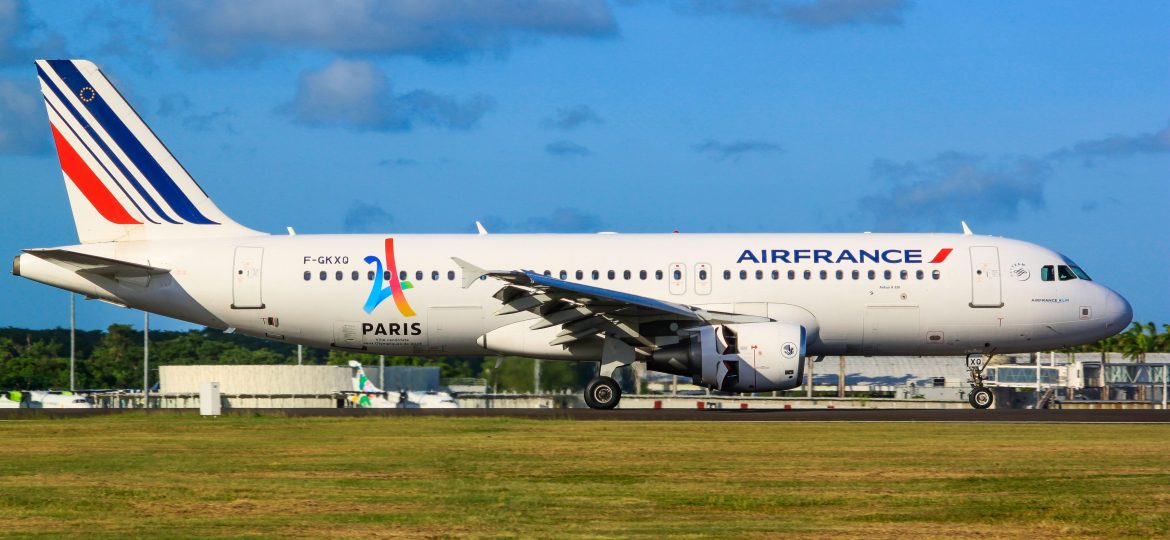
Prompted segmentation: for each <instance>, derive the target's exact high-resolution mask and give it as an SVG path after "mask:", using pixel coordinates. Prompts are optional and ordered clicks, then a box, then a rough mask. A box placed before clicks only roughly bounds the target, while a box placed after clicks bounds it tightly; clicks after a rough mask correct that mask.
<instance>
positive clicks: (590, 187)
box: [0, 0, 1170, 328]
mask: <svg viewBox="0 0 1170 540" xmlns="http://www.w3.org/2000/svg"><path fill="white" fill-rule="evenodd" d="M1167 21H1170V4H1167V3H1165V2H1152V1H1151V2H1120V3H1101V2H1087V1H1086V2H1082V1H1059V2H1041V1H1033V2H1020V3H1003V2H982V1H964V2H958V1H939V2H921V1H919V2H908V1H898V0H819V1H814V0H692V1H685V0H676V1H658V2H655V1H623V2H612V3H607V2H600V1H590V0H574V1H565V2H557V1H552V0H528V1H523V2H504V1H499V0H431V1H427V2H415V1H373V0H368V1H366V0H353V1H348V2H336V3H328V2H323V1H309V0H257V1H252V2H234V1H229V0H212V1H204V2H193V1H184V0H169V1H161V0H160V1H158V2H131V1H106V2H100V1H99V2H91V3H84V4H83V3H73V2H50V1H25V2H22V1H15V0H0V178H3V181H4V185H5V190H6V192H7V193H8V194H9V196H7V197H4V198H3V199H2V201H3V202H0V204H2V205H3V207H2V210H3V211H2V212H0V225H2V227H3V229H2V230H3V233H2V234H0V253H8V254H12V255H15V254H16V253H18V252H19V250H20V249H21V248H25V247H43V246H51V245H61V244H70V243H74V242H76V233H75V231H74V229H73V224H72V220H71V216H70V213H69V210H68V205H67V202H66V199H65V192H64V188H63V181H62V178H61V175H60V170H59V167H58V164H57V161H56V156H55V154H54V153H53V150H52V141H51V138H50V135H49V130H48V126H47V119H46V118H45V112H44V109H43V106H42V104H41V101H40V97H39V92H38V88H37V85H36V77H35V72H34V68H33V65H32V60H33V59H34V58H38V57H75V58H88V59H91V60H93V61H95V62H97V63H98V64H99V65H100V66H101V67H102V68H103V70H104V71H105V72H106V74H107V76H109V77H110V78H111V79H112V80H113V81H115V84H117V85H118V86H119V88H120V90H121V91H122V92H123V93H124V94H125V95H127V97H128V98H129V99H130V100H131V102H132V103H134V105H135V107H136V108H137V109H138V110H139V112H140V113H141V114H142V115H143V116H144V117H145V118H146V120H147V122H148V123H149V124H150V125H151V127H152V128H154V130H155V131H156V132H157V133H158V134H159V135H160V137H161V138H162V139H163V140H164V141H165V142H166V143H167V144H168V146H170V148H171V150H172V151H173V152H174V153H175V154H176V155H177V156H178V158H179V159H180V161H182V162H183V164H184V165H185V166H186V167H187V169H188V170H189V171H190V172H191V173H192V175H193V176H195V178H196V179H197V180H198V181H199V182H200V184H201V185H202V186H203V188H204V189H205V190H206V191H207V192H208V193H209V194H211V196H212V197H213V198H214V199H215V200H216V202H217V204H218V205H219V206H220V207H221V208H222V209H223V210H224V211H226V212H227V213H228V214H230V215H232V216H233V217H234V218H235V219H237V220H238V221H240V222H242V223H244V224H245V225H248V226H251V227H253V228H258V229H261V230H267V231H271V232H283V231H284V227H286V226H290V225H291V226H293V227H295V228H296V229H297V231H298V232H300V233H324V232H403V233H407V232H409V233H423V232H472V231H474V225H473V222H474V220H476V219H479V220H481V221H483V222H484V223H485V224H486V225H487V226H488V228H489V229H490V230H492V231H493V232H500V233H503V232H530V231H552V232H592V231H598V230H615V231H623V232H667V231H670V230H674V229H679V230H682V231H688V232H707V231H711V232H736V231H745V232H756V231H775V232H790V231H791V232H796V231H863V230H873V231H955V232H957V231H959V220H966V221H967V222H968V223H969V224H970V225H971V227H972V228H973V229H975V231H976V232H978V233H985V234H993V235H1000V236H1010V237H1015V238H1020V239H1023V240H1028V241H1033V242H1036V243H1039V244H1042V245H1046V246H1049V247H1052V248H1054V249H1056V250H1058V251H1061V252H1063V253H1065V254H1066V255H1068V256H1070V257H1071V258H1073V259H1074V260H1076V261H1077V262H1079V263H1080V264H1081V265H1082V266H1083V267H1084V268H1085V269H1086V270H1087V271H1088V272H1089V273H1090V274H1091V275H1092V276H1093V277H1094V278H1095V279H1096V280H1098V281H1101V282H1103V283H1105V284H1107V285H1109V286H1111V287H1113V288H1115V289H1116V290H1118V291H1120V292H1121V293H1122V294H1123V295H1125V296H1126V297H1127V298H1128V299H1129V300H1130V302H1131V303H1132V304H1133V305H1134V311H1135V316H1136V318H1137V319H1138V320H1155V321H1159V322H1170V278H1168V277H1167V268H1170V249H1167V248H1168V247H1170V246H1168V243H1170V242H1168V241H1167V231H1168V230H1170V227H1168V225H1170V218H1168V217H1167V215H1168V213H1170V212H1168V210H1170V208H1168V206H1170V32H1167V30H1166V22H1167ZM0 294H2V295H3V298H4V299H5V302H4V303H3V307H0V326H9V325H11V326H30V327H35V328H41V327H54V326H61V325H67V324H68V319H67V309H68V294H67V293H64V292H61V291H58V290H55V289H51V288H48V287H44V286H39V285H36V284H34V283H31V282H28V281H26V280H22V279H19V278H14V277H11V276H8V277H3V278H0ZM160 319H161V318H160ZM78 321H79V326H81V327H84V328H104V327H105V326H107V325H108V324H110V323H112V322H128V323H131V324H135V325H139V324H140V323H141V314H139V313H137V312H131V311H128V310H124V309H119V308H115V307H112V306H107V305H104V304H99V303H96V302H80V303H79V309H78ZM155 325H157V326H158V327H162V328H186V327H187V326H186V325H184V324H183V323H180V322H178V321H166V320H156V321H155Z"/></svg>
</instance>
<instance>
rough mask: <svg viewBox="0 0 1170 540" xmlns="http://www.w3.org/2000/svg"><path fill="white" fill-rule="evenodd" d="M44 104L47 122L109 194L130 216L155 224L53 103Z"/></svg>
mask: <svg viewBox="0 0 1170 540" xmlns="http://www.w3.org/2000/svg"><path fill="white" fill-rule="evenodd" d="M46 105H47V106H48V107H49V112H50V115H49V123H50V124H51V125H52V126H53V127H54V128H55V129H56V130H57V132H58V133H60V134H61V136H62V137H63V138H64V139H65V140H66V141H67V142H68V143H69V144H70V145H71V146H72V147H73V150H74V151H75V152H77V154H78V155H80V156H81V158H82V160H83V161H84V162H85V164H86V165H87V166H89V168H90V170H91V171H92V172H93V173H94V175H95V176H96V177H97V178H98V179H100V180H101V181H102V183H103V184H105V186H106V189H107V190H109V191H110V193H111V194H113V196H114V198H115V199H117V201H118V203H120V204H121V205H122V207H123V208H125V209H126V211H127V212H128V213H129V214H130V215H131V216H134V217H136V218H138V219H140V220H141V219H145V220H147V221H150V222H151V223H155V224H157V223H158V222H157V221H155V220H153V219H150V216H148V215H146V213H145V212H143V211H142V207H140V206H139V205H138V203H137V202H136V201H135V200H134V198H133V197H132V196H131V195H130V194H129V193H128V192H127V191H126V189H125V188H124V187H123V186H122V184H121V183H119V182H117V181H116V179H115V178H114V175H113V174H112V173H111V172H110V170H109V169H108V168H107V167H106V165H105V164H104V163H102V161H101V160H100V159H99V158H98V156H97V155H95V154H94V152H93V150H92V149H91V148H90V147H89V146H88V145H86V144H85V142H84V141H83V140H82V139H81V137H80V136H79V135H78V133H77V131H76V130H74V129H73V127H72V126H70V125H69V123H68V122H66V121H65V119H64V118H63V117H62V116H61V115H60V112H59V111H58V110H57V109H56V108H55V107H54V106H53V104H52V103H49V102H47V101H46ZM111 186H112V188H111Z"/></svg>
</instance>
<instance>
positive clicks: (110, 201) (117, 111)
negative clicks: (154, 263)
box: [36, 60, 263, 243]
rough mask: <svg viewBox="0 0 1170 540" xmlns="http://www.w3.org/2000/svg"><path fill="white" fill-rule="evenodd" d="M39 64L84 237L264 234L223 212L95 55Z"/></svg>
mask: <svg viewBox="0 0 1170 540" xmlns="http://www.w3.org/2000/svg"><path fill="white" fill-rule="evenodd" d="M36 65H37V75H38V78H39V79H40V85H41V94H42V95H43V97H44V99H45V108H46V110H47V111H48V114H49V125H50V129H51V130H52V132H53V140H54V142H55V143H56V145H57V155H58V157H59V158H60V160H61V171H62V173H63V174H64V176H65V187H66V191H67V192H68V194H69V204H70V206H71V207H72V209H73V219H74V222H75V224H76V225H77V235H78V237H80V240H81V242H82V243H93V242H117V241H128V240H158V239H173V238H201V237H215V236H254V235H260V234H263V233H260V232H257V231H253V230H251V229H248V228H246V227H244V226H242V225H240V224H238V223H236V222H235V221H232V219H231V218H229V217H228V216H227V215H225V214H224V213H223V212H222V211H220V209H219V208H218V207H217V206H216V205H215V203H214V202H212V201H211V198H210V197H208V196H207V194H206V193H204V191H203V189H202V188H200V187H199V184H197V183H196V182H195V180H194V179H193V178H192V177H191V175H190V174H188V173H187V170H186V169H184V168H183V166H182V165H181V164H180V163H179V161H178V160H177V159H175V156H174V155H172V154H171V152H170V150H168V149H167V147H166V146H165V145H164V144H163V143H162V141H160V140H159V138H158V137H157V136H156V135H155V133H154V132H153V131H151V129H150V127H148V126H147V125H146V123H145V122H144V121H143V120H142V118H141V117H140V116H139V115H138V113H137V112H135V111H134V108H133V107H131V106H130V104H129V103H128V102H127V101H126V99H125V98H124V97H123V96H122V94H120V93H119V92H118V90H117V89H116V88H114V85H113V84H111V83H110V81H109V79H107V78H106V77H105V75H103V74H102V72H101V70H99V69H98V67H97V66H96V65H94V63H93V62H90V61H88V60H37V61H36Z"/></svg>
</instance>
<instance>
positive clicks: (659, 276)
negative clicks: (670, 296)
mask: <svg viewBox="0 0 1170 540" xmlns="http://www.w3.org/2000/svg"><path fill="white" fill-rule="evenodd" d="M654 279H657V280H658V281H662V270H655V271H654Z"/></svg>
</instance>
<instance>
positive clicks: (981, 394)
mask: <svg viewBox="0 0 1170 540" xmlns="http://www.w3.org/2000/svg"><path fill="white" fill-rule="evenodd" d="M967 401H969V402H971V406H972V407H975V408H976V409H986V408H989V407H991V404H992V403H995V394H994V393H992V392H991V389H990V388H987V387H986V386H976V387H975V388H972V389H971V395H970V396H968V397H967Z"/></svg>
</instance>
